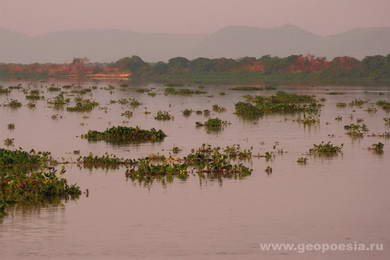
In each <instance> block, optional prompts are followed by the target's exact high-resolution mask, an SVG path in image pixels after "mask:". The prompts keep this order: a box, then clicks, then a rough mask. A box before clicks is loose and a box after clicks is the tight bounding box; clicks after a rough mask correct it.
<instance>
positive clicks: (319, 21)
mask: <svg viewBox="0 0 390 260" xmlns="http://www.w3.org/2000/svg"><path fill="white" fill-rule="evenodd" d="M389 12H390V0H191V1H190V0H0V27H2V28H5V29H9V30H13V31H18V32H23V33H28V34H41V33H45V32H50V31H61V30H69V29H90V28H95V29H124V30H132V31H138V32H168V33H205V32H206V33H208V32H213V31H216V30H218V29H220V28H222V27H224V26H227V25H250V26H257V27H274V26H279V25H282V24H286V23H289V24H294V25H297V26H299V27H302V28H304V29H306V30H309V31H312V32H316V33H319V34H323V35H327V34H332V33H337V32H342V31H346V30H349V29H352V28H356V27H372V26H390V15H389Z"/></svg>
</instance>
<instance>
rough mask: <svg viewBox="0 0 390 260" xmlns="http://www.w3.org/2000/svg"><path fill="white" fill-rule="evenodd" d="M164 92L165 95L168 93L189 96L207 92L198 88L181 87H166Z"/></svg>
mask: <svg viewBox="0 0 390 260" xmlns="http://www.w3.org/2000/svg"><path fill="white" fill-rule="evenodd" d="M164 94H165V95H166V96H168V95H181V96H191V95H200V94H207V92H205V91H200V90H191V89H186V88H181V89H175V88H166V89H165V90H164Z"/></svg>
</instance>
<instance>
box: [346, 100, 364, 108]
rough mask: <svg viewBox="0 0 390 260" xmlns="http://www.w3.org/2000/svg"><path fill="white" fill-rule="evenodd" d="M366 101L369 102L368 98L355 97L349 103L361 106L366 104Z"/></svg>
mask: <svg viewBox="0 0 390 260" xmlns="http://www.w3.org/2000/svg"><path fill="white" fill-rule="evenodd" d="M366 103H368V101H367V100H363V99H354V100H352V101H351V102H350V103H349V105H350V106H352V107H353V106H357V107H361V106H363V105H364V104H366Z"/></svg>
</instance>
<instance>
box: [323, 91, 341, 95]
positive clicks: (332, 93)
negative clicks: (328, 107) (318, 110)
mask: <svg viewBox="0 0 390 260" xmlns="http://www.w3.org/2000/svg"><path fill="white" fill-rule="evenodd" d="M326 94H327V95H345V92H336V91H333V92H328V93H326Z"/></svg>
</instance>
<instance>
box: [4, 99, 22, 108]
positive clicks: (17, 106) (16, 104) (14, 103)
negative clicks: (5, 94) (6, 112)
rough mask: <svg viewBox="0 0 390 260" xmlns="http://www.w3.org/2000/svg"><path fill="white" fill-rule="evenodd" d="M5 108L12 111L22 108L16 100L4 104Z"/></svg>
mask: <svg viewBox="0 0 390 260" xmlns="http://www.w3.org/2000/svg"><path fill="white" fill-rule="evenodd" d="M6 106H8V107H10V108H12V109H18V108H21V107H22V103H20V102H19V101H18V100H15V99H11V101H10V102H9V103H8V104H6Z"/></svg>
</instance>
